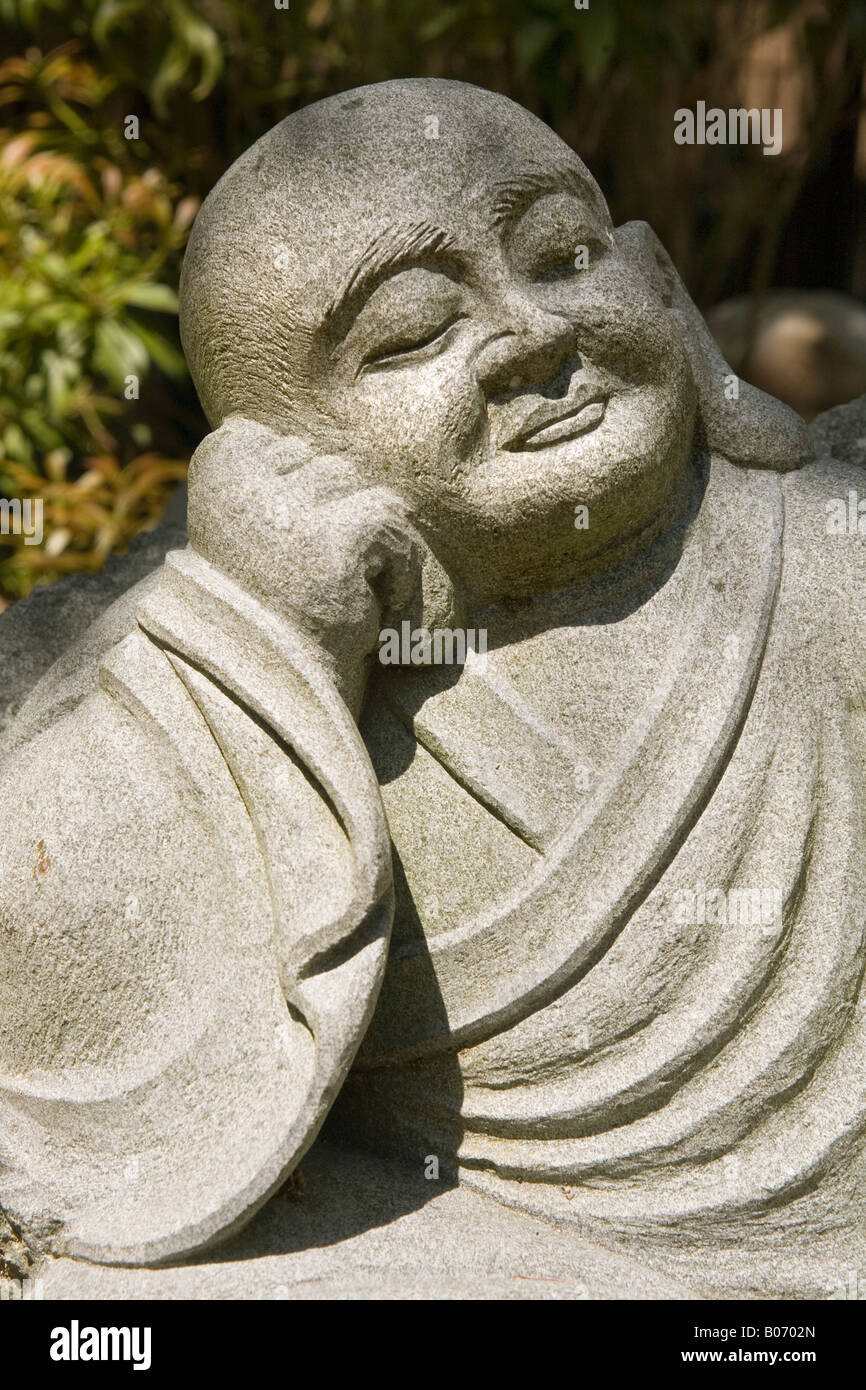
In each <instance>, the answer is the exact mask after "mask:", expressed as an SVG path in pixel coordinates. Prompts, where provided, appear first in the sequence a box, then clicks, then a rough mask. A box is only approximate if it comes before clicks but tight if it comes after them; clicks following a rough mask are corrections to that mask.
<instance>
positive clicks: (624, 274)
mask: <svg viewBox="0 0 866 1390" xmlns="http://www.w3.org/2000/svg"><path fill="white" fill-rule="evenodd" d="M181 332H182V338H183V345H184V349H185V351H186V354H187V358H188V361H189V363H190V367H191V370H192V374H193V377H194V380H195V383H196V386H197V388H198V391H199V395H200V397H201V400H202V403H203V406H204V409H205V411H206V413H207V415H208V417H209V419H210V421H211V424H212V425H213V426H214V427H215V428H216V427H219V426H220V425H221V424H222V423H223V422H224V421H226V420H228V419H231V418H234V417H241V418H244V419H248V420H251V421H254V422H258V424H259V425H261V426H265V427H267V428H268V429H269V430H272V431H274V432H275V433H276V434H277V435H280V436H291V437H292V438H293V439H295V440H298V439H299V440H302V441H303V442H304V445H305V447H307V448H309V450H310V451H311V452H312V453H313V454H322V455H328V456H338V457H344V458H347V459H351V461H352V466H353V468H354V469H356V470H357V472H358V475H359V476H360V477H361V478H362V479H364V480H367V481H369V482H370V483H371V484H375V485H385V486H387V487H389V488H391V489H393V490H394V491H395V492H396V493H397V494H398V495H399V496H401V497H402V498H404V499H405V501H406V503H407V505H408V506H409V507H410V508H411V509H412V512H413V514H414V516H415V517H416V518H417V521H418V524H419V526H420V527H421V528H422V529H423V530H424V531H425V533H426V535H427V537H428V539H429V540H430V541H431V544H432V545H433V546H434V548H435V550H436V552H437V553H438V554H439V555H441V556H442V558H443V560H444V562H445V563H446V564H447V565H448V566H449V567H450V568H451V569H452V570H453V571H455V572H458V573H459V577H460V580H461V584H462V586H463V588H464V590H465V591H466V592H468V593H469V594H470V595H474V596H475V597H477V598H479V599H483V598H487V597H496V596H498V595H499V594H500V593H502V592H505V591H507V592H509V593H511V594H519V593H528V592H531V591H533V589H538V588H539V587H540V586H543V584H544V583H545V582H546V581H550V582H555V581H556V579H557V577H560V578H561V576H562V574H564V573H567V570H568V557H570V556H571V555H572V554H573V553H574V551H575V547H576V546H582V547H583V548H584V550H585V551H586V552H587V553H595V552H597V553H599V554H602V553H604V552H605V551H606V550H610V548H611V547H612V546H615V545H616V543H617V541H618V540H619V539H620V538H621V537H622V536H623V535H625V534H639V533H640V532H641V531H642V530H643V529H644V528H645V527H646V525H647V524H649V523H650V522H651V519H652V517H653V516H655V515H658V514H659V513H660V512H661V511H662V510H663V509H664V506H665V503H666V499H668V498H669V497H670V496H671V494H672V491H674V490H675V488H676V484H677V481H678V480H679V479H680V478H681V477H682V475H683V473H684V470H685V468H686V465H687V462H688V459H689V456H690V454H691V452H692V448H693V445H694V443H695V440H696V422H697V424H698V427H699V434H698V436H697V437H698V441H699V442H704V443H708V444H709V446H711V447H715V446H716V445H717V443H718V441H717V440H713V439H709V440H708V439H707V436H708V435H710V434H711V433H712V428H709V429H708V428H707V423H708V421H716V422H717V421H718V418H719V417H720V413H721V415H724V413H725V411H726V410H728V403H727V402H726V401H725V397H724V391H725V384H724V379H723V378H724V370H723V369H725V367H726V364H724V363H723V362H722V361H721V359H720V358H719V357H718V355H717V354H715V356H714V350H713V348H712V344H711V340H709V336H708V334H706V330H705V329H704V327H703V321H702V320H701V319H700V315H698V314H697V311H696V310H695V309H694V306H693V305H692V304H691V301H690V300H689V299H688V296H687V295H686V294H685V292H684V291H683V289H682V286H681V285H680V283H679V280H678V277H677V276H676V272H675V271H674V270H673V267H672V266H671V264H670V262H669V260H668V259H667V257H666V255H665V253H664V252H663V250H662V248H661V247H660V245H659V243H658V242H657V240H656V239H655V237H654V236H653V234H652V233H651V232H650V231H649V228H646V227H645V226H644V224H636V223H634V224H628V225H627V226H626V227H625V228H621V229H619V230H618V231H615V230H614V228H613V225H612V222H611V218H610V215H609V212H608V210H607V206H606V204H605V201H604V198H603V197H602V195H601V192H600V190H599V188H598V186H597V185H596V183H595V182H594V180H593V179H592V177H591V176H590V174H589V173H588V171H587V169H586V168H585V166H584V165H583V164H582V163H581V161H580V160H579V159H578V158H577V156H576V155H575V154H574V153H573V152H572V151H571V150H570V149H569V148H568V147H567V146H566V145H565V144H564V143H563V142H562V141H561V140H560V139H559V138H558V137H557V136H556V135H555V134H554V132H553V131H551V130H550V129H549V128H548V127H547V126H545V125H544V124H543V123H542V122H541V121H539V120H538V119H537V118H536V117H534V116H532V115H531V114H529V113H528V112H527V111H525V110H523V109H522V108H521V107H519V106H517V105H515V104H514V103H513V102H512V101H510V100H508V99H507V98H505V97H503V96H500V95H496V94H493V93H490V92H486V91H482V90H480V89H478V88H475V87H472V86H469V85H467V84H464V83H459V82H451V81H442V80H437V79H418V80H405V81H393V82H386V83H381V84H378V85H375V86H371V87H364V88H360V89H358V90H356V91H353V92H347V93H344V94H342V95H339V96H334V97H330V98H328V99H327V100H324V101H320V102H317V103H316V104H314V105H312V106H309V107H306V108H304V109H302V110H300V111H298V112H297V113H295V114H293V115H291V116H289V117H288V118H287V119H285V120H284V121H282V122H281V123H280V124H279V125H277V126H276V127H275V128H274V129H273V130H271V131H270V132H269V133H268V134H267V135H265V136H264V137H262V139H260V140H259V141H258V142H257V143H256V144H255V145H253V146H252V148H251V149H249V150H248V151H247V152H246V153H245V154H244V155H243V156H242V157H241V158H240V159H239V160H237V162H236V163H235V164H234V165H232V167H231V168H230V169H229V170H228V172H227V173H226V174H225V175H224V176H223V178H222V179H221V181H220V182H219V184H218V185H217V186H216V188H215V189H214V190H213V192H212V193H211V194H210V196H209V197H208V198H207V200H206V201H205V203H204V205H203V207H202V210H201V212H200V214H199V216H198V218H197V220H196V223H195V226H194V229H193V233H192V237H191V240H190V244H189V248H188V251H187V254H186V259H185V263H184V270H183V277H182V283H181ZM727 370H728V371H729V370H730V369H727ZM746 390H748V388H746ZM762 400H763V402H765V403H766V402H767V398H766V397H764V398H762ZM737 404H738V406H739V407H740V414H739V416H737V415H736V414H735V413H734V412H732V411H730V410H728V433H727V436H726V437H729V438H731V439H733V440H734V447H733V449H732V450H729V452H730V453H733V454H734V455H736V453H737V450H738V448H739V452H740V454H741V455H743V456H744V458H741V459H739V460H738V461H747V462H754V461H756V458H755V456H757V461H759V462H761V463H763V464H765V465H766V464H770V466H784V467H789V466H794V464H795V462H797V461H800V460H799V459H795V457H794V455H795V454H796V452H797V447H798V446H797V445H796V444H795V443H794V442H790V447H786V442H785V441H786V440H788V441H792V440H793V436H792V433H791V431H792V428H793V429H794V433H796V427H792V424H791V419H790V417H789V416H788V414H787V412H786V413H785V425H784V431H783V433H784V432H786V434H785V439H784V440H781V441H780V435H779V423H778V411H777V412H776V418H775V422H774V421H773V420H770V419H769V417H766V408H767V407H766V405H765V406H764V412H765V413H764V416H761V412H760V411H757V412H756V411H755V409H754V401H750V399H749V398H747V399H746V400H745V401H742V400H741V401H738V402H737ZM702 407H703V412H702ZM781 409H782V408H781V407H779V410H781ZM750 410H751V415H752V418H751V420H750ZM702 413H703V417H704V420H703V425H701V414H702ZM770 413H771V415H772V413H773V410H772V407H770ZM758 417H760V418H758ZM765 417H766V418H765ZM718 432H719V431H718V429H716V433H718ZM738 432H739V441H740V442H739V445H738V444H737V437H738ZM722 433H724V430H723V431H722ZM774 451H775V454H776V455H777V456H778V458H777V459H775V460H774V459H770V458H769V457H761V455H762V454H764V455H768V454H772V453H774ZM750 454H751V455H752V457H749V455H750ZM578 505H580V506H581V507H585V508H586V509H587V512H586V515H587V516H588V519H589V525H588V526H587V527H586V528H585V529H583V530H582V531H581V534H579V535H578V533H577V531H576V527H575V511H576V508H577V506H578ZM191 515H192V514H191ZM561 561H562V562H563V563H560V562H561ZM504 576H507V582H506V580H505V578H504Z"/></svg>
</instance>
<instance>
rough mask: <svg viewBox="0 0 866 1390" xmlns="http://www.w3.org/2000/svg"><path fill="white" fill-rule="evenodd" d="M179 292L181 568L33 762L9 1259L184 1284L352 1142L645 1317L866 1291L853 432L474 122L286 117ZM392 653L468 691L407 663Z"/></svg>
mask: <svg viewBox="0 0 866 1390" xmlns="http://www.w3.org/2000/svg"><path fill="white" fill-rule="evenodd" d="M181 300H182V305H181V326H182V335H183V342H184V347H185V351H186V354H187V358H188V360H189V364H190V367H191V370H192V373H193V376H194V379H195V382H196V386H197V388H198V391H199V394H200V396H201V400H202V403H203V405H204V408H205V410H206V413H207V415H208V418H209V420H210V422H211V425H212V430H213V432H212V433H211V434H210V435H208V437H207V438H206V439H205V440H204V441H203V443H202V444H201V446H200V447H199V449H198V450H197V452H196V454H195V457H194V459H193V461H192V466H191V470H190V479H189V512H188V530H189V545H188V546H187V547H186V548H180V549H175V550H172V551H171V552H170V553H169V554H168V556H167V558H166V559H165V562H164V564H163V565H162V566H161V567H160V568H158V569H155V570H153V571H152V572H151V573H148V574H147V575H146V576H145V578H143V579H142V580H141V581H140V582H138V583H136V584H135V585H133V586H132V587H130V588H129V589H128V590H127V591H126V592H124V593H123V594H122V595H121V597H120V598H118V599H117V600H116V602H114V603H113V605H112V606H111V607H107V608H106V609H105V611H104V612H103V614H102V616H101V617H100V618H99V619H98V621H97V622H96V624H95V625H94V626H93V627H91V628H90V629H89V630H88V631H87V632H86V634H84V635H83V636H77V635H76V634H70V637H75V640H74V641H72V644H71V645H69V646H68V648H67V649H66V650H65V651H64V653H63V654H62V655H61V656H60V658H59V660H58V661H57V662H56V663H55V664H54V665H53V666H52V667H51V669H50V670H49V671H48V672H47V674H45V675H44V676H43V677H42V679H41V680H40V681H39V682H38V683H36V684H35V685H34V687H33V688H32V690H31V691H30V693H29V695H28V697H27V698H26V699H25V700H24V701H23V703H22V705H21V708H20V709H19V710H18V712H17V715H16V717H15V718H14V719H12V720H11V722H10V724H9V726H8V728H7V730H6V733H5V737H4V742H3V747H2V753H3V757H2V764H0V775H2V796H0V816H2V834H0V846H2V847H0V884H2V892H0V924H2V931H0V960H2V974H0V1210H2V1212H4V1213H5V1214H6V1218H7V1220H8V1222H9V1225H10V1227H11V1228H12V1229H13V1230H15V1231H16V1232H18V1233H19V1235H20V1237H21V1239H22V1240H25V1241H26V1242H27V1243H28V1244H29V1245H30V1246H31V1248H33V1249H34V1250H42V1251H47V1252H49V1254H51V1255H54V1256H64V1255H67V1256H73V1257H79V1258H81V1259H83V1260H89V1261H96V1262H101V1263H103V1264H105V1263H108V1264H111V1263H120V1264H126V1265H135V1264H142V1265H148V1264H150V1265H153V1264H157V1263H160V1262H165V1261H170V1260H174V1261H175V1262H176V1261H177V1260H178V1259H180V1258H182V1257H185V1256H189V1255H191V1254H193V1253H194V1252H197V1251H201V1250H204V1249H206V1248H208V1247H209V1246H211V1245H213V1243H214V1242H216V1241H218V1240H224V1239H225V1238H226V1237H227V1236H229V1235H230V1234H231V1233H232V1232H234V1231H236V1230H238V1229H239V1228H240V1227H241V1226H242V1225H243V1223H245V1222H246V1221H248V1220H249V1218H250V1217H251V1216H252V1214H253V1213H254V1212H255V1211H256V1210H257V1209H258V1208H259V1207H261V1206H262V1204H263V1203H264V1202H265V1201H266V1199H267V1198H268V1197H269V1196H270V1195H271V1194H272V1193H273V1192H275V1191H276V1190H277V1189H278V1188H279V1187H280V1186H281V1185H282V1184H283V1183H285V1181H286V1179H287V1178H288V1176H289V1175H290V1174H291V1173H292V1172H293V1170H294V1169H295V1168H296V1166H297V1164H298V1162H299V1160H300V1159H301V1158H302V1157H303V1155H304V1154H305V1153H306V1152H307V1150H308V1149H309V1147H310V1145H311V1144H312V1143H313V1140H314V1139H315V1138H316V1135H317V1134H318V1132H319V1130H320V1128H321V1126H322V1125H323V1123H324V1122H325V1120H326V1116H327V1125H326V1136H327V1138H328V1141H329V1142H330V1143H331V1144H332V1145H334V1146H336V1147H340V1146H341V1147H342V1149H343V1150H345V1149H346V1148H347V1147H348V1148H355V1149H357V1150H363V1151H364V1152H366V1153H367V1154H370V1155H381V1156H383V1158H388V1157H389V1156H390V1157H393V1156H397V1157H401V1156H402V1158H403V1159H406V1160H409V1161H411V1162H412V1163H414V1164H416V1165H418V1166H419V1167H420V1166H421V1165H423V1164H424V1163H425V1162H427V1161H428V1159H431V1158H432V1159H435V1163H436V1165H439V1164H441V1168H442V1173H443V1175H444V1176H445V1177H446V1178H447V1179H450V1180H451V1181H452V1182H453V1181H457V1182H458V1183H459V1184H460V1186H461V1188H467V1189H471V1190H473V1191H477V1192H479V1193H481V1194H484V1195H483V1203H484V1209H485V1210H488V1209H490V1207H491V1205H492V1204H491V1202H490V1198H491V1197H493V1198H496V1199H498V1201H499V1202H501V1203H502V1204H504V1205H505V1206H506V1207H511V1208H518V1209H521V1210H523V1211H528V1212H531V1213H533V1215H534V1217H535V1218H536V1220H537V1221H541V1220H543V1221H547V1222H548V1223H549V1224H550V1226H551V1228H552V1229H554V1228H555V1229H559V1230H569V1229H572V1230H575V1231H576V1232H578V1233H579V1235H580V1238H581V1239H582V1240H585V1241H586V1240H588V1241H589V1242H591V1243H592V1244H594V1245H595V1246H597V1247H598V1248H599V1249H600V1250H602V1251H608V1252H618V1253H620V1254H623V1255H624V1256H626V1257H628V1258H629V1259H630V1260H632V1261H634V1262H635V1266H634V1267H636V1268H642V1269H644V1270H645V1271H647V1277H648V1278H649V1277H650V1274H649V1272H650V1271H657V1272H660V1275H663V1276H669V1277H670V1278H671V1279H672V1280H680V1281H682V1282H683V1285H684V1287H686V1289H687V1290H691V1291H693V1292H700V1293H702V1294H710V1295H712V1294H714V1293H730V1292H731V1291H734V1292H738V1293H741V1294H745V1295H747V1296H748V1295H750V1294H777V1295H782V1296H814V1295H816V1294H817V1295H819V1296H820V1295H821V1294H822V1293H824V1294H826V1292H827V1291H828V1290H829V1289H830V1288H831V1287H832V1284H833V1280H834V1277H840V1272H841V1271H844V1270H846V1269H857V1268H860V1267H864V1266H866V1241H864V1236H863V1230H864V1200H866V1199H864V1195H863V1194H864V1191H866V1156H864V1125H866V1024H864V1018H863V1009H864V1002H863V996H862V992H861V989H860V982H861V978H862V973H863V967H864V959H866V957H864V902H866V898H864V871H866V834H864V830H866V825H864V817H866V793H864V777H863V769H864V759H866V746H864V739H866V729H864V699H866V695H864V692H866V630H864V619H863V611H864V609H863V595H864V581H866V559H864V552H863V538H862V535H861V533H860V530H859V525H858V519H857V518H858V511H857V507H858V505H859V504H858V502H857V500H856V497H855V500H854V503H853V507H854V510H853V513H851V505H852V504H851V494H852V493H856V490H857V488H858V487H859V486H860V485H861V482H862V478H863V474H862V462H863V459H862V456H861V454H862V439H863V437H864V435H866V417H864V412H863V407H862V406H855V407H850V408H847V409H844V408H843V409H842V410H841V411H837V412H834V413H833V414H832V415H831V416H827V417H823V418H822V420H821V421H819V422H818V423H817V424H816V426H815V427H814V428H813V431H812V434H811V436H810V434H809V432H808V431H807V429H806V427H805V425H804V423H803V421H802V420H800V419H799V417H797V416H795V415H794V414H793V413H792V412H791V411H790V410H788V409H787V408H786V407H784V406H782V405H781V404H780V403H779V402H778V401H775V400H773V399H771V398H770V397H767V396H764V395H763V394H761V393H760V392H758V391H755V390H753V389H752V388H750V387H749V386H747V385H746V384H745V383H743V382H740V381H738V380H737V378H736V377H735V376H734V374H733V373H732V371H731V369H730V367H729V366H728V365H727V364H726V363H725V362H724V361H723V360H722V358H721V356H720V355H719V351H718V349H717V348H716V347H715V345H714V343H713V340H712V338H711V337H710V335H709V333H708V331H707V329H706V326H705V324H704V322H703V320H702V318H701V316H700V314H699V312H698V311H697V309H696V308H695V306H694V304H693V303H692V302H691V300H690V298H689V296H688V294H687V293H686V291H685V289H684V287H683V285H682V283H681V281H680V280H679V278H678V276H677V273H676V271H675V269H674V267H673V265H672V263H671V261H670V259H669V258H668V256H667V254H666V253H665V251H664V250H663V248H662V247H661V245H660V244H659V242H658V240H657V239H656V238H655V236H654V235H653V233H652V232H651V231H650V229H649V228H648V227H647V226H646V225H645V224H642V223H630V224H628V225H626V226H623V227H619V228H614V227H613V225H612V223H611V219H610V215H609V213H608V210H607V207H606V205H605V202H604V199H603V197H602V195H601V193H600V191H599V189H598V187H597V185H596V184H595V183H594V181H593V179H592V178H591V176H590V175H589V173H588V171H587V170H586V168H585V167H584V166H583V164H582V163H581V162H580V160H579V159H578V158H577V157H576V156H575V155H574V154H573V153H572V152H571V151H570V150H569V149H568V148H567V147H566V146H565V145H563V143H562V142H561V141H560V140H559V139H558V138H557V137H556V136H555V135H554V134H553V133H552V132H551V131H550V130H549V129H548V128H547V127H545V126H544V125H543V124H541V123H540V122H539V121H538V120H537V119H536V118H535V117H533V116H531V115H530V114H528V113H527V112H526V111H524V110H522V109H521V108H519V107H517V106H515V105H514V104H513V103H512V102H510V101H508V100H506V99H505V98H504V97H501V96H497V95H493V94H490V93H488V92H484V91H481V90H478V89H476V88H474V87H471V86H468V85H465V84H462V83H457V82H450V81H439V80H418V81H395V82H388V83H384V84H381V85H378V86H373V87H366V88H362V89H360V90H358V91H355V92H350V93H345V94H343V95H340V96H336V97H332V98H329V99H328V100H325V101H322V102H319V103H317V104H316V105H314V106H311V107H308V108H306V109H304V110H302V111H300V112H298V113H297V114H295V115H292V116H291V117H289V118H288V119H286V120H284V121H282V122H281V123H280V124H279V125H277V126H276V127H275V128H274V129H273V130H272V131H271V132H270V133H269V134H267V135H266V136H264V137H263V138H262V139H261V140H259V141H258V142H257V143H256V144H255V145H254V146H253V147H252V148H251V149H250V150H248V151H247V153H246V154H245V155H244V156H243V157H242V158H241V159H239V160H238V161H237V163H236V164H234V165H233V166H232V167H231V169H229V171H228V172H227V173H226V175H225V176H224V177H223V179H222V180H221V181H220V183H219V184H218V186H217V187H216V188H215V189H214V190H213V192H212V193H211V195H210V196H209V198H208V199H207V201H206V202H205V204H204V207H203V208H202V211H201V213H200V215H199V217H198V219H197V222H196V224H195V227H194V230H193V234H192V239H191V242H190V245H189V249H188V251H187V255H186V259H185V264H184V272H183V280H182V289H181ZM858 450H860V451H861V452H860V453H858ZM840 499H841V503H840V505H843V506H844V507H847V508H848V510H847V511H846V518H848V519H849V520H850V516H853V523H852V524H848V522H847V521H846V524H845V525H842V524H839V525H836V526H835V527H831V526H830V525H829V524H828V518H829V517H830V511H831V508H830V509H828V504H831V507H832V505H834V504H835V503H838V502H839V500H840ZM864 509H866V504H864ZM863 529H864V530H866V522H864V524H863ZM13 613H14V610H13ZM8 616H10V617H11V616H12V615H11V614H10V615H8ZM5 621H7V619H4V622H5ZM404 624H409V628H408V630H409V631H410V633H411V634H412V637H413V650H414V649H415V648H414V639H415V635H416V634H418V633H420V634H422V636H423V635H424V634H430V633H435V632H437V631H447V632H451V633H454V632H457V633H460V632H465V631H466V630H468V629H471V630H472V631H473V632H476V633H482V632H483V633H484V635H485V646H486V653H485V655H484V657H483V659H481V657H480V656H479V655H478V653H477V651H471V650H470V651H469V652H468V653H467V654H466V657H465V660H464V661H462V662H455V661H451V662H448V661H445V662H442V661H437V660H435V659H433V660H431V659H429V653H430V647H429V644H428V646H427V647H425V646H424V643H423V642H422V643H421V655H420V657H418V658H417V659H416V660H414V661H410V663H409V664H408V665H405V664H401V665H385V664H383V662H382V661H380V660H379V657H378V651H379V645H380V640H381V634H382V633H383V632H384V631H385V630H386V629H387V630H393V631H400V630H401V626H402V625H404ZM2 631H3V627H2V624H0V635H2ZM425 652H426V657H425ZM392 923H393V927H392ZM481 1200H482V1198H481V1197H479V1201H481ZM653 1277H655V1275H653Z"/></svg>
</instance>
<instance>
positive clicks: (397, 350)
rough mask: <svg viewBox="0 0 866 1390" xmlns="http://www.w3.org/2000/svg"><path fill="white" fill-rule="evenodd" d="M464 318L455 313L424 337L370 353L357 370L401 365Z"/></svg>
mask: <svg viewBox="0 0 866 1390" xmlns="http://www.w3.org/2000/svg"><path fill="white" fill-rule="evenodd" d="M465 318H466V315H465V314H455V315H454V316H453V318H450V319H448V320H447V322H446V323H443V324H441V325H440V326H439V327H438V328H436V329H434V331H433V332H432V333H430V334H429V335H428V336H427V337H425V338H420V339H417V340H416V341H415V342H410V343H404V344H401V345H400V346H399V347H390V348H388V349H387V350H386V351H385V352H378V353H371V354H370V356H369V357H365V358H364V361H363V362H362V363H361V366H360V368H359V371H361V372H363V371H366V370H367V369H368V368H371V367H372V368H378V367H392V366H402V365H404V364H405V363H406V362H407V359H409V358H412V357H414V356H415V355H416V354H418V353H421V352H424V351H425V349H426V348H430V347H433V345H434V344H435V343H438V342H440V341H441V340H442V339H444V338H445V336H446V335H447V334H448V333H449V332H450V330H451V329H452V328H453V327H454V325H455V324H457V323H459V322H460V321H461V320H462V319H465Z"/></svg>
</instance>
